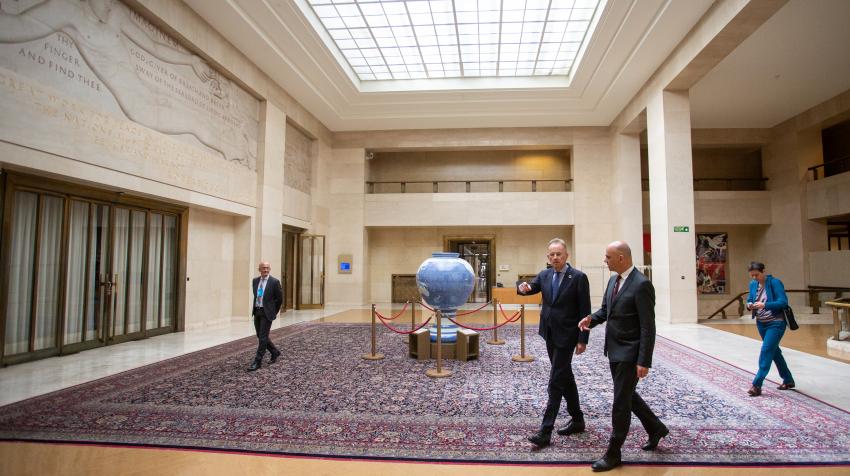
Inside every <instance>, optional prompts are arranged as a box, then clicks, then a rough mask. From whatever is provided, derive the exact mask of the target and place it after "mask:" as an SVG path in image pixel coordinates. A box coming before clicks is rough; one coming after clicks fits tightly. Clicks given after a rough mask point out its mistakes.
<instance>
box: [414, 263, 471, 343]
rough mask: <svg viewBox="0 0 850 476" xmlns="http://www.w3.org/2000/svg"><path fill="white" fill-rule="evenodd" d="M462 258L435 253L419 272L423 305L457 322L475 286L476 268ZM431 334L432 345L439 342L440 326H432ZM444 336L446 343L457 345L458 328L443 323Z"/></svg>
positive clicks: (421, 266) (418, 279) (419, 285)
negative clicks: (458, 310)
mask: <svg viewBox="0 0 850 476" xmlns="http://www.w3.org/2000/svg"><path fill="white" fill-rule="evenodd" d="M458 256H460V255H458V254H457V253H441V252H438V253H433V254H432V255H431V257H430V258H428V259H426V260H425V261H423V262H422V264H421V265H420V266H419V271H417V272H416V286H417V287H418V288H419V294H420V295H421V296H422V301H423V302H425V304H427V305H428V306H430V307H432V308H434V309H439V310H440V312H441V313H442V315H443V317H451V318H454V317H455V316H456V315H457V309H458V308H459V307H460V306H462V305H463V304H464V303H466V300H467V299H468V298H469V294H470V293H471V292H472V289H473V287H474V286H475V273H473V271H472V266H470V265H469V263H467V262H466V261H465V260H462V259H460V258H458ZM429 331H430V334H431V342H437V325H436V322H435V323H434V324H431V326H430V327H429ZM440 333H441V336H442V342H455V341H457V326H456V325H454V324H453V323H452V322H451V321H450V320H448V319H445V320H443V321H442V329H441V331H440Z"/></svg>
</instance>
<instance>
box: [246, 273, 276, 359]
mask: <svg viewBox="0 0 850 476" xmlns="http://www.w3.org/2000/svg"><path fill="white" fill-rule="evenodd" d="M271 270H272V267H271V265H270V264H269V263H267V262H265V261H263V262H262V263H260V266H259V271H260V275H259V276H257V277H256V278H254V282H253V283H252V287H253V289H254V307H253V308H252V310H251V314H252V315H253V316H254V329H256V330H257V339H259V340H260V343H259V345H257V355H256V356H254V361H253V362H252V363H251V366H250V367H248V371H249V372H252V371H254V370H257V369H259V368H260V367H261V366H262V364H263V356H264V355H265V354H266V350H268V351H269V352H271V354H272V357H271V360H269V363H270V364H273V363H275V361H277V358H278V357H280V351H279V350H277V347H275V346H274V344H273V343H272V341H271V339H269V331H270V330H271V328H272V321H274V320H275V319H276V318H277V313H278V312H279V311H280V306H281V305H282V304H283V289H282V288H281V286H280V281H279V280H278V279H277V278H275V277H274V276H271V275H270V274H269V273H271Z"/></svg>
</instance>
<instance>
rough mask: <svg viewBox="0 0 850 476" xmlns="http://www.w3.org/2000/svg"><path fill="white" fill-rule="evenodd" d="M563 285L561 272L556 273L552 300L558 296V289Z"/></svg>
mask: <svg viewBox="0 0 850 476" xmlns="http://www.w3.org/2000/svg"><path fill="white" fill-rule="evenodd" d="M560 284H561V272H560V271H555V277H554V278H553V279H552V298H553V299H554V298H555V296H557V295H558V287H559V286H560Z"/></svg>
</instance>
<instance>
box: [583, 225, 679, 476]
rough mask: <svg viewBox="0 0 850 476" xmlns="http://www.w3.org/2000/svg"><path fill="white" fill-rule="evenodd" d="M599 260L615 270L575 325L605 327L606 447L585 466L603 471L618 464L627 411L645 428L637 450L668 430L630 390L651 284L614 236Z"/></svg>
mask: <svg viewBox="0 0 850 476" xmlns="http://www.w3.org/2000/svg"><path fill="white" fill-rule="evenodd" d="M605 264H607V265H608V269H610V270H611V271H612V272H615V273H617V275H616V276H612V277H611V279H610V280H609V281H608V287H607V288H606V289H605V296H604V297H603V300H602V307H601V308H599V310H598V311H596V312H594V313H593V314H592V315H589V316H587V317H585V318H584V319H582V320H581V322H580V323H579V329H581V330H582V331H587V330H589V329H590V328H592V327H594V326H596V325H598V324H602V323H603V322H606V321H607V322H608V325H607V326H606V327H605V349H604V352H605V355H607V356H608V360H609V366H610V367H611V377H612V378H613V379H614V404H613V406H612V408H611V427H612V429H611V438H610V439H609V441H608V450H607V451H606V452H605V455H604V456H602V458H600V459H598V460H597V461H595V462H594V463H593V465H592V466H591V467H592V468H593V471H608V470H610V469H614V468H616V467H617V466H620V464H622V460H621V452H620V449H621V448H622V447H623V442H624V441H625V440H626V435H628V433H629V425H630V424H631V418H632V415H631V414H632V412H634V414H635V416H637V417H638V419H639V420H640V422H641V424H643V427H644V429H645V430H646V432H647V433H648V434H649V441H647V443H646V444H645V445H643V447H642V448H643V450H645V451H652V450H654V449H655V448H656V447H657V446H658V442H659V441H661V438H664V437H665V436H667V435H668V434H669V430H668V429H667V427H666V426H664V423H662V422H661V420H659V419H658V417H657V416H655V413H653V412H652V409H650V408H649V406H648V405H647V404H646V402H644V401H643V399H642V398H640V395H638V394H637V392H636V387H637V383H638V380H639V379H641V378H644V377H646V376H647V375H648V374H649V368H650V367H651V366H652V350H653V348H654V347H655V288H654V287H653V286H652V282H651V281H649V280H648V279H647V278H646V276H644V275H643V274H641V272H640V271H638V270H637V269H635V267H634V265H633V264H632V251H631V248H629V245H628V244H626V243H625V242H622V241H615V242H613V243H611V244H610V245H608V247H607V248H606V249H605Z"/></svg>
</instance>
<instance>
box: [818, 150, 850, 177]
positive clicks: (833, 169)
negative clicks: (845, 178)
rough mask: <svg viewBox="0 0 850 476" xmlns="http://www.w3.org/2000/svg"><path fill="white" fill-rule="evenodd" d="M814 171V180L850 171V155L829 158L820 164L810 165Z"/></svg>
mask: <svg viewBox="0 0 850 476" xmlns="http://www.w3.org/2000/svg"><path fill="white" fill-rule="evenodd" d="M809 170H810V171H811V172H812V180H818V179H820V178H826V177H830V176H833V175H838V174H840V173H842V172H848V171H850V155H846V156H844V157H839V158H837V159H833V160H829V161H827V162H824V163H822V164H820V165H815V166H813V167H809Z"/></svg>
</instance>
